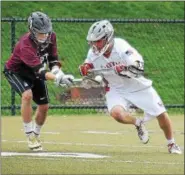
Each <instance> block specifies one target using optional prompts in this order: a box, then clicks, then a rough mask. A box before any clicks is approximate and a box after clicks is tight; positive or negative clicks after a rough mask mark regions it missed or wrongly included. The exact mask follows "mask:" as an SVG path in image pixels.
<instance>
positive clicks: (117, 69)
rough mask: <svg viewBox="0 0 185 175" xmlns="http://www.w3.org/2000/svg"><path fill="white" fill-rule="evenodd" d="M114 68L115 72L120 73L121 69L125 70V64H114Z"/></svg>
mask: <svg viewBox="0 0 185 175" xmlns="http://www.w3.org/2000/svg"><path fill="white" fill-rule="evenodd" d="M114 70H115V72H116V74H118V75H119V74H121V73H122V72H123V71H126V70H127V66H126V65H125V64H118V65H116V66H114Z"/></svg>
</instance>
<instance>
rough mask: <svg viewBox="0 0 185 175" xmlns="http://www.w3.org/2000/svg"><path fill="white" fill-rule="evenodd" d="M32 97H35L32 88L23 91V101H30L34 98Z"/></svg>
mask: <svg viewBox="0 0 185 175" xmlns="http://www.w3.org/2000/svg"><path fill="white" fill-rule="evenodd" d="M32 98H33V94H32V91H31V90H30V89H29V90H26V91H25V92H23V94H22V101H24V102H30V101H31V100H32Z"/></svg>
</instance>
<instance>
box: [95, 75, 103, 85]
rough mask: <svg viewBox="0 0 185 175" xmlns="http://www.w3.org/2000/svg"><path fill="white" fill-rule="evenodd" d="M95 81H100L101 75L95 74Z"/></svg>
mask: <svg viewBox="0 0 185 175" xmlns="http://www.w3.org/2000/svg"><path fill="white" fill-rule="evenodd" d="M94 79H95V80H96V81H97V82H99V83H101V82H102V80H103V77H102V76H101V75H97V76H96V77H95V78H94Z"/></svg>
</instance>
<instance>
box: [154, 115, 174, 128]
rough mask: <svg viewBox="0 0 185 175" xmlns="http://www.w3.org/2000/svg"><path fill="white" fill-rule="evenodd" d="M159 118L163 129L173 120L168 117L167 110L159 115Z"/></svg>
mask: <svg viewBox="0 0 185 175" xmlns="http://www.w3.org/2000/svg"><path fill="white" fill-rule="evenodd" d="M157 120H158V122H159V126H160V128H161V129H162V128H164V127H166V126H167V125H168V124H170V122H171V121H170V119H169V117H168V113H166V112H163V113H162V114H160V115H159V116H157Z"/></svg>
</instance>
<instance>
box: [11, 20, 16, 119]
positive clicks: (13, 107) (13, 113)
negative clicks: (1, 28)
mask: <svg viewBox="0 0 185 175" xmlns="http://www.w3.org/2000/svg"><path fill="white" fill-rule="evenodd" d="M14 46H15V19H14V18H12V21H11V51H12V52H13V49H14ZM15 109H16V108H15V90H14V89H13V88H11V114H12V115H13V116H14V115H15V114H16V111H15Z"/></svg>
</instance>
